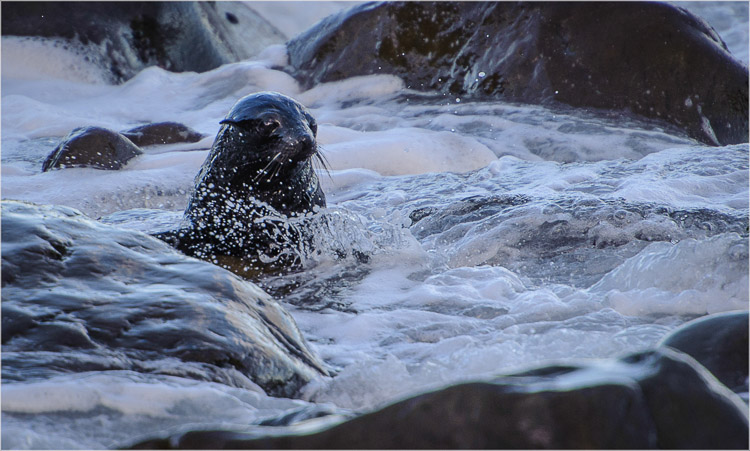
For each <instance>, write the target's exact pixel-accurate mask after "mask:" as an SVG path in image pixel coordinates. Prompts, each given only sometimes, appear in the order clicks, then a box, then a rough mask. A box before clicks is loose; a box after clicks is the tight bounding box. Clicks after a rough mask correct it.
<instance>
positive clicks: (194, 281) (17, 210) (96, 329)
mask: <svg viewBox="0 0 750 451" xmlns="http://www.w3.org/2000/svg"><path fill="white" fill-rule="evenodd" d="M2 309H3V311H2V313H3V314H2V353H3V370H2V378H3V381H26V380H33V379H38V378H47V377H51V376H53V375H55V374H60V373H70V372H85V371H105V370H131V371H138V372H144V373H156V374H168V375H175V376H181V377H186V378H193V379H198V380H206V381H215V382H221V383H224V384H228V385H232V386H238V387H253V386H254V384H257V385H259V386H261V387H262V388H263V389H264V390H265V391H266V392H267V393H268V394H270V395H275V396H287V397H290V396H293V395H295V393H296V392H297V390H298V389H299V388H300V387H301V386H302V385H304V384H305V383H307V382H308V381H310V380H311V379H313V378H315V377H317V376H319V375H321V374H327V372H326V369H325V368H324V367H323V365H322V364H321V363H320V361H319V360H318V359H317V357H316V356H315V355H313V354H312V353H311V352H310V350H309V349H308V348H307V345H306V344H305V341H304V338H303V337H302V335H301V334H300V332H299V330H298V329H297V326H296V324H295V322H294V320H293V319H292V317H291V316H290V315H289V314H288V313H287V312H286V311H285V310H284V309H283V308H282V307H281V306H280V305H279V304H278V303H277V302H276V301H275V300H273V299H272V298H271V297H270V296H268V295H267V294H266V293H264V292H263V291H262V290H260V289H259V288H258V287H256V286H255V285H253V284H252V283H249V282H247V281H244V280H242V279H240V278H239V277H236V276H235V275H233V274H231V273H230V272H228V271H226V270H223V269H221V268H219V267H217V266H214V265H212V264H210V263H205V262H202V261H198V260H195V259H192V258H189V257H185V256H184V255H182V254H180V253H178V252H176V251H174V250H173V249H172V248H170V247H169V246H168V245H166V244H164V243H162V242H161V241H159V240H157V239H156V238H152V237H150V236H148V235H145V234H143V233H140V232H136V231H130V230H125V229H118V228H115V227H111V226H107V225H104V224H101V223H98V222H96V221H93V220H90V219H88V218H86V217H85V216H83V215H81V214H80V213H78V212H77V211H76V210H73V209H70V208H66V207H52V206H39V205H34V204H28V203H21V202H15V201H3V203H2Z"/></svg>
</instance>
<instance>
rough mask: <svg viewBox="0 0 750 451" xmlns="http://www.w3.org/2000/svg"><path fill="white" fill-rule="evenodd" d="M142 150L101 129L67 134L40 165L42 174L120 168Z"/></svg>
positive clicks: (89, 128) (115, 134)
mask: <svg viewBox="0 0 750 451" xmlns="http://www.w3.org/2000/svg"><path fill="white" fill-rule="evenodd" d="M142 153H143V151H142V150H141V149H140V148H139V147H138V146H136V145H135V144H133V142H132V141H130V140H129V139H128V138H126V137H125V136H123V135H121V134H119V133H117V132H114V131H112V130H107V129H106V128H101V127H79V128H76V129H75V130H73V131H72V132H70V133H69V134H68V135H67V136H66V137H64V138H63V139H62V141H61V142H60V144H58V145H57V147H55V150H53V151H52V153H51V154H49V156H47V159H46V160H44V163H42V172H47V171H49V170H50V169H56V168H72V167H88V168H96V169H120V168H122V167H123V166H125V164H126V163H127V162H128V161H130V160H131V159H132V158H133V157H137V156H138V155H141V154H142Z"/></svg>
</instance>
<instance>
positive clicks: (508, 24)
mask: <svg viewBox="0 0 750 451" xmlns="http://www.w3.org/2000/svg"><path fill="white" fill-rule="evenodd" d="M288 49H289V58H290V64H291V66H292V68H291V72H292V74H293V75H294V76H295V77H296V78H297V79H298V80H300V81H301V82H302V83H303V84H304V86H306V87H310V86H312V85H315V84H318V83H322V82H330V81H336V80H341V79H345V78H348V77H353V76H358V75H370V74H393V75H397V76H399V77H401V78H402V79H403V80H404V81H405V82H406V85H407V86H408V87H409V88H411V89H415V90H419V91H437V92H440V93H443V94H444V95H446V97H447V98H448V99H450V101H454V100H455V99H456V98H461V99H464V100H465V99H467V98H468V99H503V100H509V101H519V102H526V103H533V104H550V105H554V104H565V105H570V106H574V107H584V108H598V109H606V110H615V111H622V112H623V113H624V112H632V113H635V114H637V115H640V116H645V117H648V118H655V119H658V120H664V121H666V122H669V123H671V124H674V125H677V126H678V127H680V128H682V129H683V130H685V131H686V132H687V133H688V135H690V136H691V137H693V138H695V139H698V140H700V141H702V142H704V143H708V144H712V145H718V144H721V145H726V144H733V143H742V142H747V139H748V109H747V103H748V71H747V68H746V67H745V66H744V65H743V64H742V63H740V62H739V61H737V60H735V59H734V58H733V57H732V56H731V54H730V53H729V51H728V50H727V48H726V45H725V44H724V43H723V42H722V41H721V39H720V38H719V36H718V35H717V34H716V32H715V31H714V30H713V29H712V28H711V27H710V26H708V25H707V24H706V23H705V22H703V21H702V20H701V19H700V18H698V17H696V16H694V15H692V14H691V13H689V12H688V11H686V10H684V9H681V8H678V7H675V6H672V5H669V4H660V3H655V2H611V3H610V2H597V3H563V2H530V3H523V2H518V3H510V2H436V3H428V2H384V3H367V4H364V5H361V6H357V7H355V8H353V9H350V10H348V11H345V12H342V13H340V14H337V15H334V16H330V17H328V18H326V19H325V20H323V21H321V22H319V23H318V24H317V25H315V26H314V27H312V28H311V29H309V30H308V31H306V32H304V33H302V34H301V35H299V36H297V37H296V38H294V39H292V40H291V41H290V42H289V43H288Z"/></svg>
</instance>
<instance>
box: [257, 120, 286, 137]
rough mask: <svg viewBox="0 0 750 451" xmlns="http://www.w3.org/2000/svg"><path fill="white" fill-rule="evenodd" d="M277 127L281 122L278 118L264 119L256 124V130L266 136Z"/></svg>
mask: <svg viewBox="0 0 750 451" xmlns="http://www.w3.org/2000/svg"><path fill="white" fill-rule="evenodd" d="M279 127H281V123H280V122H279V121H278V119H265V120H264V121H262V122H260V123H259V124H258V131H260V132H262V133H263V134H265V135H266V136H268V135H270V134H271V133H273V132H275V131H276V129H278V128H279Z"/></svg>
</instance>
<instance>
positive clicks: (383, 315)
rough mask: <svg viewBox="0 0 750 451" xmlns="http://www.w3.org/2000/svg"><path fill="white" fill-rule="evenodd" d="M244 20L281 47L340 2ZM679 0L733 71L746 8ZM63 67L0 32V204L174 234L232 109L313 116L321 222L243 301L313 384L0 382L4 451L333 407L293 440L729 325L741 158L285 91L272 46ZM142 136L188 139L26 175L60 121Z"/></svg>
mask: <svg viewBox="0 0 750 451" xmlns="http://www.w3.org/2000/svg"><path fill="white" fill-rule="evenodd" d="M314 5H315V4H314V3H313V4H311V5H310V6H309V8H313V7H314ZM256 6H257V9H258V10H259V11H260V12H261V13H262V14H264V16H265V17H266V18H267V19H268V20H269V21H271V22H272V23H278V26H279V28H280V29H282V30H283V31H284V33H287V34H290V35H291V34H294V30H295V29H297V30H298V31H301V30H302V29H304V28H305V27H307V26H309V25H311V22H312V21H313V20H317V19H318V18H320V17H322V14H324V13H328V12H330V11H333V10H334V9H336V8H337V7H343V6H344V5H341V6H337V5H335V4H333V5H332V2H325V3H322V4H320V10H321V11H319V13H317V14H313V13H310V14H308V13H306V11H305V9H306V8H304V9H303V8H296V9H295V8H294V7H292V8H290V4H284V3H280V4H279V5H278V6H274V4H272V3H267V4H264V5H256ZM683 6H686V7H688V8H689V9H691V10H692V11H693V12H695V13H696V14H699V15H701V16H702V17H704V18H705V19H706V20H707V21H708V22H709V23H711V24H712V25H713V26H714V27H715V28H716V29H717V31H718V32H719V34H720V35H721V36H722V37H723V38H724V39H725V41H726V42H727V44H728V46H729V48H730V50H731V51H732V52H733V53H734V54H735V55H736V56H737V57H738V59H740V60H741V61H744V62H745V64H747V62H748V6H747V3H745V2H716V3H714V2H707V3H690V2H685V4H684V5H683ZM85 57H86V55H85V52H83V51H82V50H81V49H75V48H64V46H62V45H60V43H56V42H53V41H43V40H34V39H21V38H13V37H3V38H2V141H1V144H2V197H3V198H4V199H20V200H26V201H31V202H36V203H43V204H54V205H65V206H70V207H74V208H76V209H79V210H80V211H82V212H83V213H85V214H86V215H89V216H91V217H92V218H95V219H100V220H101V221H103V222H106V223H109V224H114V225H116V226H119V227H125V228H132V229H137V230H140V231H144V232H155V231H159V230H164V229H167V228H170V227H173V226H174V225H175V224H176V223H177V222H178V221H179V218H180V217H181V215H182V210H183V209H184V207H185V205H186V202H187V196H188V195H189V193H190V190H191V188H192V185H193V179H194V177H195V174H196V173H197V171H198V168H199V167H200V165H201V164H202V162H203V160H204V159H205V157H206V155H207V153H208V149H209V148H210V146H211V143H212V141H213V138H214V136H215V134H216V132H217V131H218V128H219V121H220V120H221V119H222V118H223V116H224V115H225V114H226V112H227V111H228V110H229V108H230V107H231V106H232V104H233V103H234V102H235V101H236V100H237V99H239V98H240V97H242V96H244V95H246V94H248V93H252V92H256V91H262V90H273V91H279V92H282V93H284V94H287V95H289V96H292V97H294V98H296V99H297V100H299V101H300V102H302V103H303V104H305V105H306V106H308V107H309V108H310V110H311V112H312V113H313V115H314V116H315V117H316V118H317V120H318V123H319V134H318V141H319V144H320V145H321V148H322V152H323V153H324V155H325V156H326V158H327V159H328V161H329V163H330V172H328V173H327V174H326V173H325V172H321V180H322V183H323V187H324V191H325V192H326V195H327V198H328V204H329V208H328V209H326V210H324V211H323V212H321V213H319V215H318V216H317V217H316V218H315V219H316V220H317V221H318V222H317V224H318V225H317V229H316V230H317V234H316V238H315V239H316V244H317V248H318V249H320V252H319V253H316V254H314V255H309V256H306V260H305V262H304V263H305V270H304V271H303V272H301V273H299V274H294V275H289V276H281V277H268V278H266V279H264V280H263V281H261V286H263V287H264V288H265V289H266V290H267V291H269V292H270V293H272V294H274V295H275V296H277V298H278V299H280V300H281V301H282V303H283V305H284V306H285V307H286V308H287V310H288V311H289V312H290V313H291V314H292V316H293V317H294V318H295V320H296V321H297V323H298V325H299V327H300V329H301V330H302V332H303V334H304V336H305V338H306V339H307V340H308V342H309V343H310V347H311V349H312V350H313V351H314V352H316V353H317V354H318V355H319V356H320V357H321V359H322V360H323V361H325V363H326V364H327V365H328V366H329V367H330V368H331V370H332V372H333V373H334V376H333V377H330V378H320V379H318V380H315V381H313V382H312V383H310V384H308V385H307V386H306V387H305V388H304V389H303V393H302V399H298V400H291V399H283V398H272V397H268V396H266V395H265V394H264V393H262V391H261V390H260V389H257V390H247V389H239V388H233V387H228V386H223V385H221V384H217V383H210V382H199V381H193V380H185V379H181V378H176V377H167V376H155V375H146V374H137V373H132V372H125V371H110V372H94V373H82V374H74V375H65V376H57V377H54V378H52V379H47V380H43V381H33V382H30V381H27V382H13V383H4V384H3V385H2V413H3V415H2V446H3V447H4V448H24V449H33V448H37V449H41V448H56V449H60V448H112V447H118V446H119V447H121V446H127V445H128V444H130V443H133V442H135V441H137V440H139V439H145V438H149V437H153V436H155V435H159V434H166V433H168V432H169V433H174V432H178V431H185V430H190V429H203V428H232V429H234V430H249V431H259V430H264V429H263V428H264V427H267V426H257V425H258V424H260V423H262V422H263V421H264V420H268V419H272V418H277V417H279V416H281V415H287V414H288V415H292V416H293V415H298V417H299V418H300V419H303V418H309V417H312V416H316V415H312V414H309V413H310V412H318V411H324V412H327V413H333V415H329V416H325V417H322V418H318V419H315V420H308V421H303V422H302V424H299V425H298V428H304V427H307V428H311V427H313V426H315V425H319V424H321V423H324V422H333V421H337V420H340V419H341V418H343V417H345V416H346V415H350V414H351V413H352V412H360V411H366V410H368V409H373V408H377V407H379V406H382V405H384V404H386V403H389V402H392V401H395V400H398V399H400V398H402V397H404V396H409V395H413V394H415V393H419V392H422V391H425V390H428V389H431V388H437V387H441V386H444V385H446V384H450V383H455V382H458V381H464V380H472V379H479V378H482V377H485V376H490V375H497V374H503V373H509V372H512V371H515V370H518V369H523V368H528V367H530V366H538V365H544V364H549V363H552V362H559V361H561V360H564V359H570V358H609V357H617V356H621V355H623V354H625V353H629V352H634V351H639V350H643V349H646V348H649V347H651V346H653V345H654V344H655V343H656V342H657V341H658V340H659V339H661V338H662V337H663V336H664V335H665V334H666V333H668V332H669V331H671V330H672V329H674V328H675V327H677V326H679V325H680V324H683V323H684V322H686V321H688V320H690V319H693V318H696V317H699V316H702V315H706V314H709V313H716V312H722V311H729V310H739V309H742V310H746V309H747V308H748V297H749V295H748V200H749V194H748V169H749V168H748V146H747V144H743V145H735V146H725V147H707V146H705V145H703V144H700V143H698V142H696V141H694V140H691V139H689V138H687V137H686V136H685V135H684V134H683V133H681V132H680V131H679V130H675V129H673V128H670V127H665V126H663V125H662V124H656V123H653V122H649V121H644V120H639V119H636V118H632V117H623V116H621V115H619V114H615V113H612V112H601V111H581V110H576V109H570V108H556V109H552V108H545V107H539V106H532V105H522V104H511V103H505V102H467V101H464V100H462V99H460V98H447V97H443V96H435V95H430V94H429V93H427V94H424V93H418V92H414V91H410V90H408V89H406V88H405V87H404V84H403V83H402V82H401V80H400V79H398V78H396V77H392V76H387V75H379V76H369V77H357V78H353V79H349V80H344V81H341V82H336V83H330V84H324V85H320V86H316V87H314V88H312V89H310V90H308V91H303V90H302V89H301V88H300V87H299V86H298V85H297V83H296V82H295V81H294V79H292V78H291V77H290V76H289V75H286V74H284V73H283V72H280V71H278V70H274V69H272V68H273V67H277V66H279V65H283V64H284V63H285V59H286V55H285V49H284V47H283V45H275V46H271V47H269V48H268V49H266V50H265V51H264V52H263V53H261V54H260V55H258V56H257V57H255V58H253V59H252V60H248V61H243V62H240V63H235V64H228V65H225V66H222V67H220V68H217V69H215V70H212V71H210V72H206V73H202V74H196V73H179V74H178V73H170V72H167V71H164V70H161V69H159V68H149V69H146V70H144V71H142V72H141V73H140V74H138V75H137V76H136V77H135V78H133V79H131V80H129V81H128V82H126V83H124V84H122V85H117V86H112V85H108V84H106V83H105V81H104V80H105V77H103V75H102V74H101V73H98V72H97V69H96V68H95V67H92V66H91V65H89V64H88V63H87V62H86V60H85ZM695 70H696V71H700V68H695ZM157 121H177V122H181V123H184V124H186V125H188V126H190V127H192V128H194V129H196V130H198V131H200V132H202V133H204V134H206V135H208V137H206V138H205V139H203V140H202V141H200V142H197V143H193V144H173V145H168V146H153V147H147V148H145V149H144V150H145V154H144V155H142V156H140V157H138V158H136V159H135V160H133V161H132V162H130V163H129V164H128V165H127V166H126V167H125V168H124V169H122V170H120V171H99V170H95V169H86V168H73V169H66V170H60V171H51V172H47V173H42V172H40V171H41V163H42V161H43V160H44V158H45V157H46V155H47V154H49V152H51V150H52V149H53V148H54V147H55V145H56V144H57V142H58V141H59V140H60V138H61V137H62V136H64V135H65V134H67V133H68V132H69V131H70V130H72V129H73V128H75V127H79V126H83V125H96V126H103V127H108V128H111V129H114V130H124V129H127V128H129V127H132V126H135V125H140V124H143V123H146V122H157ZM340 249H353V250H357V251H360V252H361V253H364V254H367V255H369V257H370V258H369V261H368V262H366V263H362V262H361V261H359V260H358V259H357V258H355V257H353V256H349V257H346V258H340V257H338V256H337V255H338V254H337V250H340Z"/></svg>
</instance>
